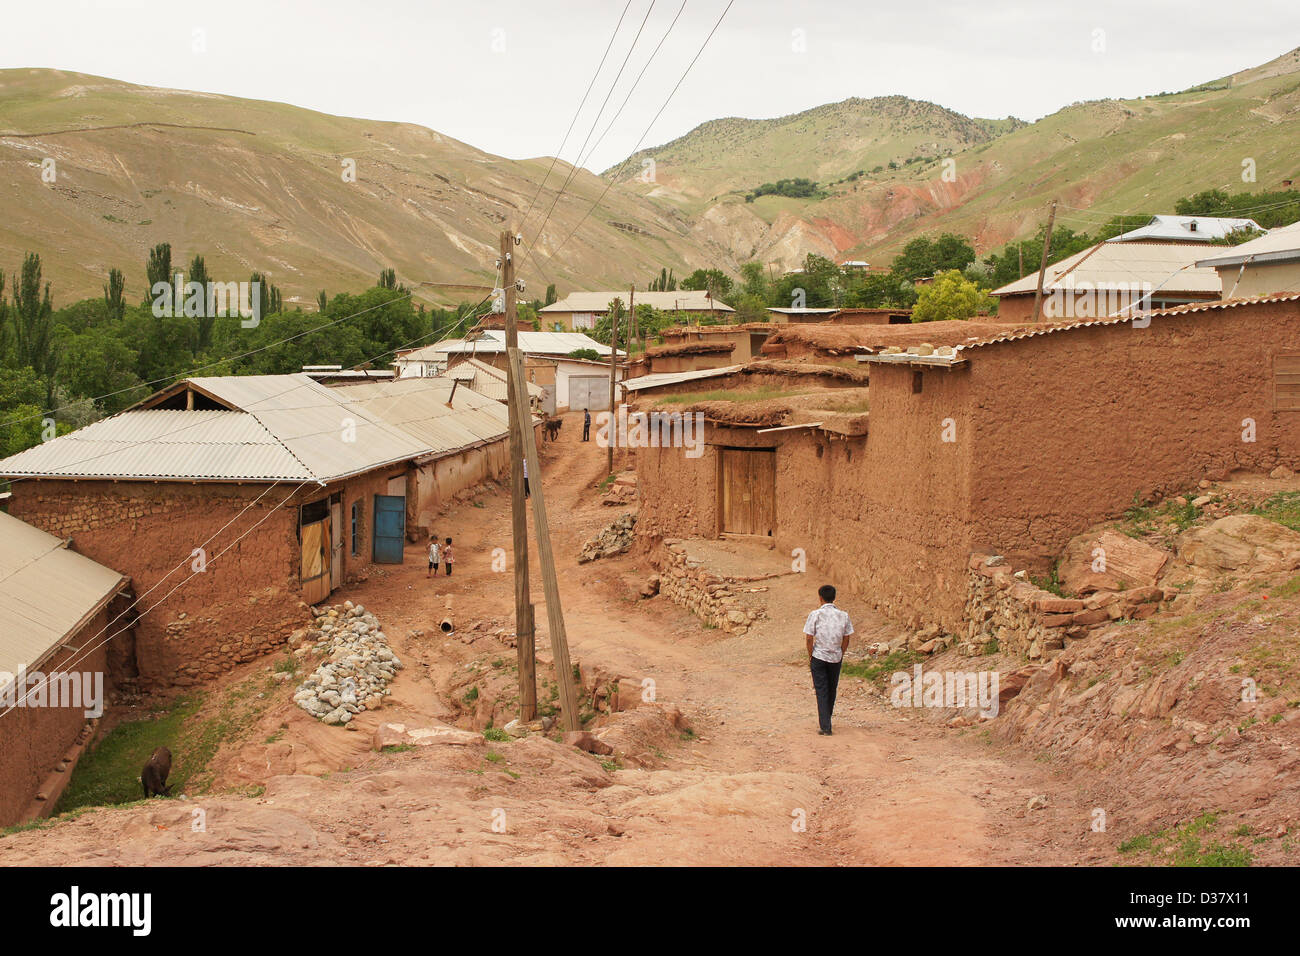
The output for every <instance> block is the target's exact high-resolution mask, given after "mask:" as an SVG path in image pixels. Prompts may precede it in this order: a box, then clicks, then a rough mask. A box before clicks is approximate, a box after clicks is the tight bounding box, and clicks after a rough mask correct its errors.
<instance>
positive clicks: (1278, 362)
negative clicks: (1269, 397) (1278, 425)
mask: <svg viewBox="0 0 1300 956" xmlns="http://www.w3.org/2000/svg"><path fill="white" fill-rule="evenodd" d="M1273 408H1274V409H1276V410H1277V411H1279V412H1300V353H1296V352H1292V353H1289V354H1285V355H1275V356H1273Z"/></svg>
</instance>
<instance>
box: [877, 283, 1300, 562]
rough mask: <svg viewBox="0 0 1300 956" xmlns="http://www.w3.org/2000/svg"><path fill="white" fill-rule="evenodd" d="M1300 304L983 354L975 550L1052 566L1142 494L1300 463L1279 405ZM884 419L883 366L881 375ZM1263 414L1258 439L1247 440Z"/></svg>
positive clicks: (976, 418) (1046, 339)
mask: <svg viewBox="0 0 1300 956" xmlns="http://www.w3.org/2000/svg"><path fill="white" fill-rule="evenodd" d="M1288 352H1290V353H1294V352H1300V302H1274V303H1261V304H1258V305H1251V306H1242V307H1237V308H1233V309H1220V310H1211V311H1202V312H1189V313H1183V314H1177V315H1172V316H1156V317H1153V318H1152V320H1151V324H1150V326H1149V327H1147V328H1133V327H1131V326H1129V325H1121V326H1114V327H1103V328H1082V329H1075V330H1072V331H1069V332H1064V333H1058V334H1053V335H1040V336H1035V337H1032V338H1030V339H1027V340H1023V341H1019V342H1016V343H1013V344H1007V343H1002V344H997V345H991V346H986V347H983V348H979V349H975V350H973V351H972V352H971V353H970V366H969V371H962V370H960V369H953V370H951V371H948V372H943V373H938V374H954V375H958V376H966V377H969V379H970V394H971V395H972V396H973V397H975V399H976V400H977V405H976V407H975V408H974V409H973V415H972V425H973V428H974V443H973V445H974V462H973V472H972V473H973V475H974V480H973V482H972V484H971V488H970V510H971V520H972V522H973V536H972V540H971V548H972V550H979V551H999V552H1000V553H1002V554H1005V555H1006V556H1007V558H1008V559H1013V560H1015V561H1016V562H1017V563H1018V562H1022V561H1023V562H1025V563H1028V564H1030V565H1032V566H1034V567H1035V568H1036V569H1037V570H1045V569H1046V567H1047V566H1048V565H1049V564H1050V562H1051V560H1052V559H1053V558H1054V557H1055V556H1056V555H1059V554H1060V553H1061V551H1062V550H1063V549H1064V547H1065V545H1066V543H1067V542H1068V541H1069V540H1070V538H1072V537H1073V536H1074V535H1076V534H1078V533H1080V532H1082V531H1084V530H1086V529H1087V528H1089V527H1091V526H1092V525H1094V524H1096V523H1098V522H1099V521H1103V520H1106V519H1109V518H1113V517H1118V516H1119V515H1120V514H1122V513H1123V512H1124V510H1125V509H1126V508H1129V507H1131V506H1132V504H1133V500H1134V496H1135V495H1136V496H1137V497H1138V498H1139V499H1147V498H1149V497H1154V496H1157V495H1166V494H1170V493H1174V492H1177V491H1179V490H1184V489H1187V488H1189V487H1191V486H1193V485H1195V484H1196V483H1197V482H1198V481H1200V480H1201V479H1203V478H1208V479H1210V480H1219V479H1223V478H1226V477H1227V476H1228V475H1229V474H1231V473H1232V472H1234V471H1236V470H1246V471H1255V472H1262V473H1268V472H1269V471H1271V470H1272V469H1273V468H1275V467H1277V466H1278V465H1279V464H1285V465H1287V466H1289V467H1291V468H1293V469H1295V468H1297V466H1298V465H1300V412H1290V411H1275V410H1274V403H1275V396H1274V371H1273V368H1274V358H1275V356H1276V355H1277V354H1279V353H1288ZM871 384H872V399H873V408H872V427H873V428H874V427H875V424H876V416H875V407H874V400H875V397H876V396H875V390H876V381H875V375H874V374H873V376H872V383H871ZM1246 418H1251V419H1254V421H1255V426H1256V435H1255V437H1256V440H1255V441H1254V442H1244V441H1242V430H1243V429H1242V420H1243V419H1246Z"/></svg>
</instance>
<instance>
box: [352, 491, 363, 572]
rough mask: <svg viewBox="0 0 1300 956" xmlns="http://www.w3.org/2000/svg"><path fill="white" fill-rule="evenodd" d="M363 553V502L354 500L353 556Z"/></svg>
mask: <svg viewBox="0 0 1300 956" xmlns="http://www.w3.org/2000/svg"><path fill="white" fill-rule="evenodd" d="M360 554H361V502H360V501H354V502H352V556H353V557H354V558H355V557H357V556H358V555H360Z"/></svg>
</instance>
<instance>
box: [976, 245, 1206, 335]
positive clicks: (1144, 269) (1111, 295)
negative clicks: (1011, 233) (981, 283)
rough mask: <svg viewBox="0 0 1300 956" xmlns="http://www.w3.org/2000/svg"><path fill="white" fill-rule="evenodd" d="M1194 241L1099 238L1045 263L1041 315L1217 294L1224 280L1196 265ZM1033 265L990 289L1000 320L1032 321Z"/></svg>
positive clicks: (1169, 304)
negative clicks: (1119, 240) (1126, 240)
mask: <svg viewBox="0 0 1300 956" xmlns="http://www.w3.org/2000/svg"><path fill="white" fill-rule="evenodd" d="M1204 255H1205V249H1204V247H1203V246H1201V245H1200V244H1199V243H1194V242H1115V241H1110V242H1099V243H1097V245H1095V246H1092V247H1090V248H1088V249H1085V250H1083V251H1082V252H1076V253H1075V254H1074V255H1072V256H1067V257H1066V258H1064V259H1062V260H1061V261H1060V262H1057V263H1053V264H1052V265H1049V266H1048V267H1047V271H1046V273H1045V275H1044V277H1043V297H1044V300H1043V312H1042V316H1041V319H1040V321H1044V322H1058V321H1061V320H1063V319H1073V318H1079V319H1091V318H1106V317H1108V316H1114V315H1119V314H1121V313H1126V312H1127V311H1128V310H1130V309H1132V308H1135V307H1144V308H1150V309H1166V308H1173V307H1175V306H1179V305H1186V304H1188V303H1194V302H1212V301H1214V300H1216V299H1218V298H1219V296H1220V294H1221V291H1222V283H1221V282H1220V281H1219V276H1218V274H1217V273H1216V272H1215V271H1214V270H1213V269H1209V268H1205V267H1201V266H1198V264H1197V260H1198V259H1201V258H1203V257H1204ZM1037 286H1038V272H1037V270H1035V271H1033V272H1030V273H1028V274H1027V275H1025V276H1024V277H1023V278H1020V279H1017V280H1016V281H1015V282H1010V283H1008V284H1007V285H1004V286H1002V288H1000V289H994V290H993V293H992V294H993V295H994V296H995V297H996V298H997V299H998V314H997V317H996V320H995V321H999V322H1016V323H1020V322H1032V321H1033V319H1034V296H1035V290H1036V288H1037Z"/></svg>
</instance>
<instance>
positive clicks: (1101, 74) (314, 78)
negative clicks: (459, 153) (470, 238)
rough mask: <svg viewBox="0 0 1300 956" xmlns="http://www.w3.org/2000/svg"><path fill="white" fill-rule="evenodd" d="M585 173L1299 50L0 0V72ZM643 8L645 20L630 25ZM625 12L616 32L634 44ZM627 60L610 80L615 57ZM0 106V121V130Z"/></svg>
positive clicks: (797, 22) (771, 10)
mask: <svg viewBox="0 0 1300 956" xmlns="http://www.w3.org/2000/svg"><path fill="white" fill-rule="evenodd" d="M625 4H626V15H625V16H624V18H623V22H622V24H621V27H620V29H619V30H618V33H617V35H616V37H615V40H614V44H613V48H612V50H611V51H610V54H609V59H608V61H607V62H606V63H605V65H604V68H603V70H602V71H601V73H600V76H599V79H598V81H597V83H596V85H595V88H594V89H593V91H592V94H591V97H590V98H589V99H588V102H587V106H586V108H585V110H584V111H583V115H582V116H581V117H580V119H579V122H578V124H577V125H576V126H575V133H574V135H573V136H571V137H570V139H569V142H568V144H567V145H566V147H565V149H564V151H563V153H562V155H563V158H564V159H566V160H569V161H574V160H577V159H579V158H580V157H579V147H580V145H581V144H582V141H583V139H584V138H586V137H587V136H588V130H590V129H591V128H592V123H593V121H594V120H595V119H596V116H597V111H598V110H599V109H600V107H601V105H602V103H603V102H604V101H605V98H606V96H607V95H609V99H608V105H607V106H605V110H604V113H603V116H602V117H601V118H600V120H599V122H598V123H597V125H596V126H595V132H594V134H592V135H591V136H590V142H589V144H588V147H587V150H586V151H584V152H583V158H584V165H586V166H588V167H589V168H591V169H593V170H596V171H599V170H602V169H604V168H606V167H608V166H610V165H612V164H613V163H615V162H617V161H619V160H620V159H623V158H624V157H626V156H627V155H628V154H629V153H631V152H632V151H633V150H634V149H635V148H636V146H637V143H638V142H639V141H641V140H642V138H643V137H644V142H643V144H642V145H644V146H654V145H658V144H661V143H664V142H667V141H668V140H670V139H673V138H675V137H677V136H680V135H681V134H683V133H685V132H687V131H689V130H690V129H691V128H693V127H694V126H696V125H698V124H699V123H702V122H704V121H706V120H710V119H715V118H718V117H722V116H747V117H756V118H757V117H772V116H781V115H784V114H787V113H793V112H798V111H799V110H802V109H807V108H809V107H812V106H817V105H819V104H821V103H827V102H833V101H836V100H842V99H845V98H846V97H850V96H862V97H869V96H882V95H888V94H893V93H902V94H905V95H907V96H911V97H914V98H917V99H925V100H932V101H934V102H936V103H939V104H941V105H943V106H947V107H950V108H951V109H954V110H958V111H960V112H962V113H966V114H968V115H972V116H989V117H1003V116H1007V115H1015V116H1018V117H1020V118H1022V119H1027V120H1033V119H1037V118H1039V117H1041V116H1044V115H1046V114H1048V113H1051V112H1054V111H1056V110H1057V109H1059V108H1061V107H1062V106H1066V105H1068V104H1069V103H1071V102H1074V101H1077V100H1088V99H1100V98H1103V97H1109V96H1116V97H1118V96H1136V95H1140V94H1144V93H1159V92H1162V91H1165V90H1178V89H1183V88H1186V87H1188V86H1192V85H1194V84H1196V83H1199V82H1203V81H1206V80H1211V79H1215V78H1217V77H1220V76H1223V75H1225V74H1227V73H1231V72H1234V71H1236V70H1240V69H1243V68H1246V67H1250V66H1255V65H1258V64H1259V63H1262V62H1264V61H1266V60H1269V59H1272V58H1273V57H1275V56H1278V55H1280V54H1281V53H1283V52H1285V51H1287V50H1290V49H1293V48H1295V47H1296V46H1297V45H1300V0H1249V2H1237V3H1229V4H1225V3H1223V2H1222V0H1218V2H1208V0H1205V2H1202V0H1128V2H1124V0H1102V2H1092V3H1087V2H1077V0H1016V2H1012V0H906V2H901V3H898V2H895V3H888V4H886V3H872V2H863V0H734V2H733V5H732V6H731V9H730V11H729V12H728V13H727V15H726V17H725V18H724V19H723V21H722V25H721V27H719V29H718V31H717V33H716V34H715V35H714V37H713V39H712V41H711V42H710V43H709V44H708V46H707V47H706V48H705V50H704V53H703V55H702V56H701V57H700V59H699V61H698V62H697V63H696V64H695V67H694V68H693V69H692V70H691V72H690V74H689V76H688V77H687V78H686V80H685V82H684V83H683V84H682V86H681V88H680V89H679V90H678V91H677V93H676V95H675V96H674V97H673V99H672V101H671V102H670V104H669V106H668V108H667V109H666V110H665V111H664V113H663V115H662V116H661V117H660V118H659V119H658V120H657V121H656V122H655V123H654V124H653V126H652V127H651V128H650V129H649V132H648V135H647V126H649V124H650V122H651V119H652V118H653V117H654V115H655V113H656V112H657V111H658V110H659V108H660V106H661V105H662V104H663V102H664V100H665V98H667V97H668V94H669V91H670V90H671V89H672V87H673V84H674V83H676V82H677V80H678V79H679V78H680V77H681V76H682V73H683V71H684V70H685V69H686V66H687V64H688V63H689V62H690V60H691V58H692V57H694V56H695V54H696V53H697V51H699V49H700V46H701V44H702V43H703V42H704V38H705V36H706V35H707V34H708V32H709V30H710V29H711V28H712V26H713V24H714V23H715V22H716V21H717V19H718V17H719V15H720V14H721V13H722V11H723V9H724V8H725V7H726V6H727V0H686V3H685V9H684V11H683V12H682V13H681V16H680V18H679V19H678V20H677V22H676V25H675V26H674V27H673V29H672V30H671V32H669V33H668V35H667V39H666V40H664V43H663V46H662V48H661V49H660V51H659V53H658V55H657V56H656V57H655V58H654V60H653V61H652V62H651V63H650V65H649V67H648V69H647V70H646V72H645V75H644V77H643V78H642V79H641V81H640V85H639V86H637V87H636V89H635V90H634V92H633V93H632V96H631V99H630V100H628V102H627V106H626V108H625V109H624V110H623V112H622V114H621V115H620V116H619V117H618V119H617V121H616V122H614V124H613V125H612V127H610V129H609V133H608V135H607V136H605V137H604V139H603V140H602V141H601V142H600V143H599V145H598V146H597V147H596V148H594V149H593V148H592V144H594V143H596V141H597V140H598V139H600V137H601V135H602V133H603V132H604V130H605V128H606V125H607V124H608V123H609V122H610V120H611V119H613V117H614V115H615V112H616V111H617V109H618V107H619V106H620V105H621V104H622V103H623V101H624V97H625V96H627V91H628V89H629V88H630V87H631V86H632V84H633V82H634V81H635V80H636V79H637V76H638V74H639V73H640V72H641V70H642V67H643V66H645V64H646V62H647V59H648V58H649V57H650V55H651V53H652V51H653V50H654V49H655V46H656V44H658V43H659V41H660V39H661V38H662V37H664V35H665V32H666V31H668V28H669V24H670V22H671V21H672V20H673V18H674V16H675V15H677V13H678V11H679V10H681V9H682V6H683V4H682V0H654V2H653V3H652V0H630V3H628V0H495V2H491V3H487V2H481V0H460V2H443V0H311V2H308V0H256V2H251V0H222V2H212V3H194V2H189V0H169V2H166V3H156V2H152V0H68V2H64V3H59V4H50V3H38V2H24V3H14V2H11V0H4V2H3V3H2V4H0V14H2V15H3V30H2V31H0V67H53V68H58V69H64V70H74V71H78V72H83V73H93V74H98V75H101V76H108V77H113V78H115V79H121V80H127V81H129V82H133V83H142V84H149V85H154V86H169V87H179V88H184V89H196V90H203V91H210V92H219V93H228V94H232V95H235V96H243V97H250V98H255V99H267V100H277V101H283V102H286V103H292V104H294V105H297V106H305V107H310V108H312V109H316V110H321V111H324V112H329V113H338V114H342V115H347V116H359V117H367V118H372V119H385V120H401V121H405V122H411V123H418V124H420V125H422V126H428V127H430V128H432V129H436V130H438V131H440V132H442V133H446V134H448V135H450V136H454V137H456V138H457V139H461V140H464V141H465V142H468V143H470V144H472V145H474V146H477V147H479V148H481V149H485V150H487V151H489V152H492V153H497V154H500V155H504V156H509V157H513V158H523V157H529V156H540V155H548V156H549V155H553V154H554V153H555V152H556V150H557V149H558V148H559V145H560V141H561V137H563V135H564V132H565V130H566V128H567V127H568V126H569V123H570V120H571V119H572V117H573V113H574V110H575V109H576V108H577V106H578V103H579V101H580V100H581V99H582V95H583V92H584V90H585V89H586V87H587V84H588V83H589V82H590V81H591V77H592V74H593V73H594V72H595V70H596V66H597V64H598V63H599V62H600V58H601V55H602V53H603V52H604V50H605V48H606V45H607V44H608V43H609V40H610V37H611V35H614V33H615V25H616V24H617V23H618V22H619V17H620V14H623V12H624V9H625ZM647 11H648V14H649V15H648V19H647ZM643 21H644V24H645V25H644V29H643V30H642V32H641V35H640V37H639V39H637V40H636V42H635V45H634V44H633V39H634V37H635V36H636V34H637V31H638V29H641V25H642V23H643ZM629 49H631V56H630V59H628V60H627V66H626V68H625V69H624V71H623V74H622V76H621V77H620V78H619V80H618V83H617V85H616V87H615V88H614V91H613V93H612V95H611V94H609V90H610V84H611V83H612V82H613V81H614V78H615V75H616V74H617V72H618V70H619V67H620V66H621V65H622V64H623V62H624V57H625V56H627V54H628V51H629ZM3 113H4V104H3V100H2V99H0V127H3V125H4V122H3V121H4V116H3Z"/></svg>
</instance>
